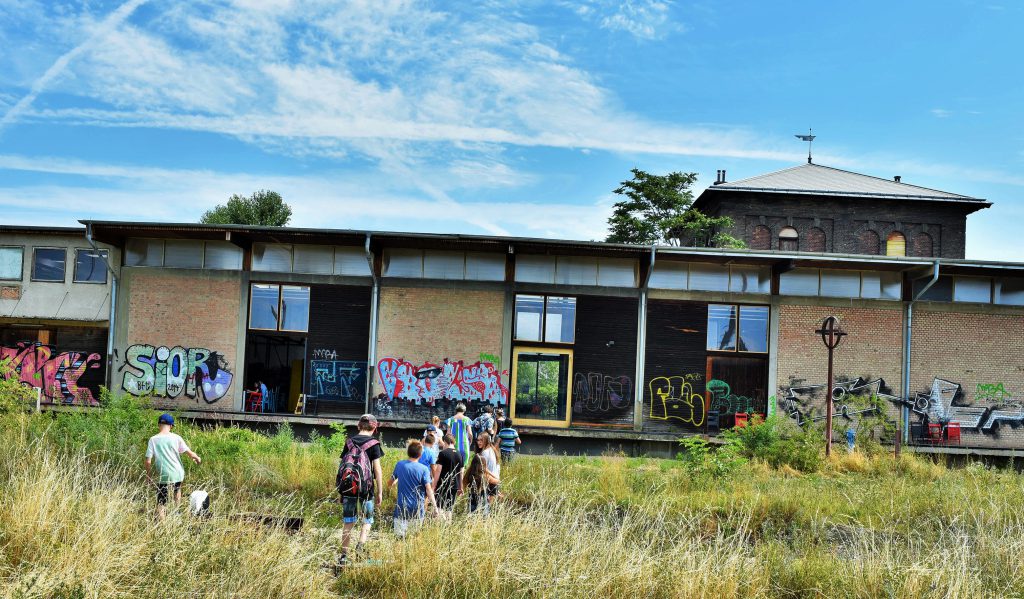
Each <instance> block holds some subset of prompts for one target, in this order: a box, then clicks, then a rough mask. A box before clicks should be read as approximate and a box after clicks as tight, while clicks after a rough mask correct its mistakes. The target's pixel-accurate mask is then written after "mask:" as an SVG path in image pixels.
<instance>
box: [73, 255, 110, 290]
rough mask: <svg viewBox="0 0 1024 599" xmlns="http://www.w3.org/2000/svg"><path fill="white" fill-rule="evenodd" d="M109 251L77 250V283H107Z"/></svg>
mask: <svg viewBox="0 0 1024 599" xmlns="http://www.w3.org/2000/svg"><path fill="white" fill-rule="evenodd" d="M106 260H107V250H98V251H97V250H93V249H88V250H75V282H76V283H106V282H107V263H106Z"/></svg>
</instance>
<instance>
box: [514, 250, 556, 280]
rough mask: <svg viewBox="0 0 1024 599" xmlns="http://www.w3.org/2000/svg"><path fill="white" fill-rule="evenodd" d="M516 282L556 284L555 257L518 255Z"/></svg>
mask: <svg viewBox="0 0 1024 599" xmlns="http://www.w3.org/2000/svg"><path fill="white" fill-rule="evenodd" d="M516 281H518V282H520V283H554V282H555V257H554V256H530V255H528V254H519V255H517V256H516Z"/></svg>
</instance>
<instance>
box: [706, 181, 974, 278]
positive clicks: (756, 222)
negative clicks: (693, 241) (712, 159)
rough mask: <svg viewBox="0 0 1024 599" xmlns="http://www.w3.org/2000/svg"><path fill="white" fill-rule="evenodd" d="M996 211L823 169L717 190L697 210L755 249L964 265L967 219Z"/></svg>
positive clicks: (952, 195)
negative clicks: (729, 223) (727, 223)
mask: <svg viewBox="0 0 1024 599" xmlns="http://www.w3.org/2000/svg"><path fill="white" fill-rule="evenodd" d="M991 205H992V203H991V202H989V201H986V200H984V199H980V198H974V197H969V196H964V195H958V194H955V193H949V192H945V191H938V190H934V189H928V188H925V187H918V186H916V185H909V184H907V183H903V182H901V181H900V177H894V178H893V180H889V179H880V178H878V177H871V176H868V175H862V174H859V173H853V172H850V171H844V170H840V169H836V168H831V167H827V166H821V165H818V164H811V163H808V164H802V165H800V166H795V167H792V168H787V169H784V170H781V171H776V172H774V173H768V174H766V175H759V176H757V177H751V178H749V179H743V180H742V181H736V182H732V183H729V182H726V181H725V171H719V172H718V177H717V179H716V181H715V184H714V185H712V186H711V187H708V188H707V189H706V190H704V192H703V193H701V195H700V196H699V197H698V198H697V200H696V201H695V202H694V204H693V206H694V207H695V208H697V209H699V210H701V211H702V212H704V213H705V214H708V215H710V216H730V217H732V219H733V223H734V224H733V227H732V228H731V229H730V230H728V231H726V232H727V233H729V234H730V235H733V236H734V237H737V238H740V239H743V240H744V241H746V242H747V246H748V247H749V248H750V249H756V250H781V251H799V252H820V253H837V254H871V255H895V256H920V257H941V258H963V257H964V245H965V232H966V227H967V215H968V214H971V213H972V212H975V211H977V210H981V209H982V208H988V207H989V206H991Z"/></svg>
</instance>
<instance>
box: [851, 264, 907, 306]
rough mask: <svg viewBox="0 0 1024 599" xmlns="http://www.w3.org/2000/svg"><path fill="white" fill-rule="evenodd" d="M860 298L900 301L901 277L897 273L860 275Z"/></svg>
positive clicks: (867, 272)
mask: <svg viewBox="0 0 1024 599" xmlns="http://www.w3.org/2000/svg"><path fill="white" fill-rule="evenodd" d="M860 280H861V283H860V296H861V297H863V298H866V299H892V300H898V299H900V293H901V292H902V288H903V277H902V276H901V275H900V273H898V272H875V271H870V270H866V271H864V272H862V273H860Z"/></svg>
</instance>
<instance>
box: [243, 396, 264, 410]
mask: <svg viewBox="0 0 1024 599" xmlns="http://www.w3.org/2000/svg"><path fill="white" fill-rule="evenodd" d="M245 411H246V412H257V411H260V412H262V411H263V394H262V393H260V392H259V391H249V392H248V393H247V394H246V396H245Z"/></svg>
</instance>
